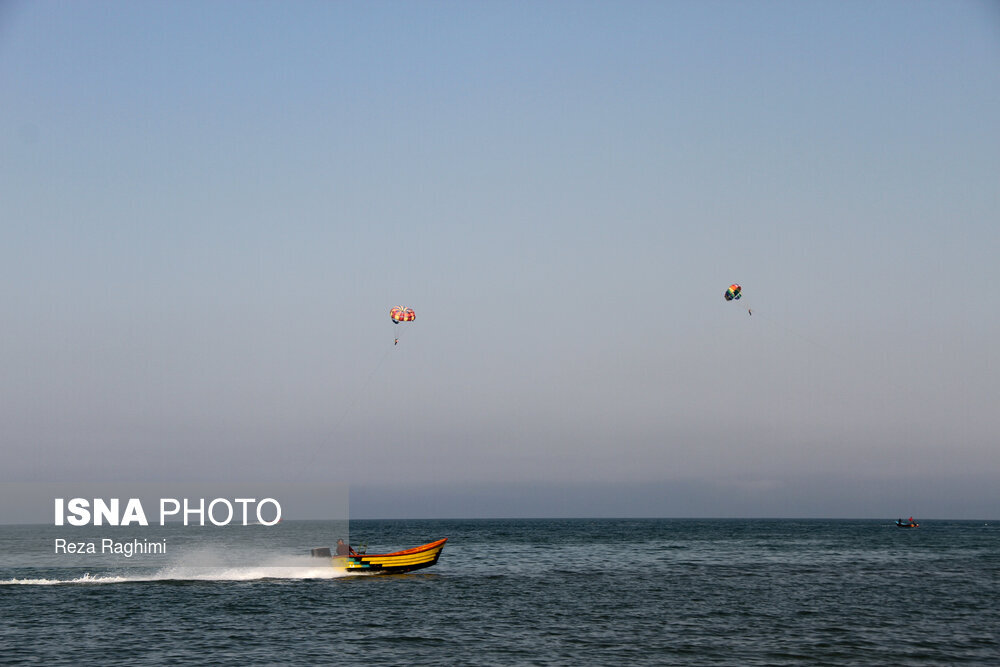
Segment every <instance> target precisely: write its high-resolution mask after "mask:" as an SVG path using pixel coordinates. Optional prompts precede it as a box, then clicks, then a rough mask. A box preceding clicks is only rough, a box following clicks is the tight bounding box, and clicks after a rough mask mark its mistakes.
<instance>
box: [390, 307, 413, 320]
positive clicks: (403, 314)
mask: <svg viewBox="0 0 1000 667" xmlns="http://www.w3.org/2000/svg"><path fill="white" fill-rule="evenodd" d="M389 317H391V318H392V321H393V322H395V323H396V324H399V323H400V322H412V321H413V320H415V319H417V314H416V313H415V312H413V309H412V308H406V307H404V306H393V307H392V308H391V309H390V310H389Z"/></svg>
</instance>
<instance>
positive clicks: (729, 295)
mask: <svg viewBox="0 0 1000 667" xmlns="http://www.w3.org/2000/svg"><path fill="white" fill-rule="evenodd" d="M723 296H725V297H726V301H732V300H733V299H738V298H740V297H741V296H743V288H742V287H740V286H739V285H737V284H736V283H733V284H732V285H730V286H729V289H727V290H726V293H725V294H724V295H723Z"/></svg>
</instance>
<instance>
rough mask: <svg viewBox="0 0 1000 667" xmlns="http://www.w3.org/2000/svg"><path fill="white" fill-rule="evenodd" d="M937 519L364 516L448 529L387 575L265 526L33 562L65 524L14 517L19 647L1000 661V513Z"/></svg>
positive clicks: (661, 660)
mask: <svg viewBox="0 0 1000 667" xmlns="http://www.w3.org/2000/svg"><path fill="white" fill-rule="evenodd" d="M921 523H922V525H921V527H920V528H918V529H913V530H902V529H898V528H896V527H895V526H893V525H892V522H890V521H866V520H858V521H853V520H839V521H831V520H812V521H798V520H678V519H670V520H610V519H608V520H605V519H602V520H584V519H575V520H474V521H473V520H470V521H353V522H351V525H350V531H351V538H352V541H354V542H355V543H357V542H359V541H367V543H368V545H369V552H371V553H375V552H383V551H391V550H396V549H401V548H406V547H411V546H416V545H418V544H423V543H425V542H429V541H431V540H433V539H437V538H440V537H448V538H450V539H449V542H448V544H447V545H446V547H445V550H444V553H443V555H442V557H441V560H440V562H439V563H438V564H437V565H435V566H434V567H432V568H429V569H426V570H421V571H419V572H414V573H410V574H403V575H380V576H334V573H333V572H331V571H330V570H328V569H326V568H325V567H317V566H316V565H315V563H314V562H312V561H310V560H309V559H301V560H299V556H298V553H297V551H295V552H293V553H288V554H285V555H287V557H289V558H292V559H294V562H293V565H292V566H290V567H287V568H282V569H280V571H274V570H271V569H269V568H268V567H260V566H259V563H260V562H263V561H261V556H262V555H263V556H268V557H275V558H277V557H278V556H281V555H282V554H267V553H266V549H267V546H266V543H262V535H275V533H261V532H260V531H248V530H243V531H232V532H229V533H225V534H224V539H223V542H222V543H221V544H218V543H216V544H215V545H213V548H215V549H219V550H220V551H222V552H224V554H225V555H226V557H227V558H224V559H222V560H220V562H219V563H216V564H211V563H210V564H206V562H205V561H204V560H200V561H199V562H198V563H196V567H189V568H186V569H185V568H184V567H179V566H178V565H177V564H176V563H153V562H149V561H146V565H145V566H144V567H119V566H115V565H110V566H106V567H105V566H101V567H96V568H95V567H93V566H88V569H86V570H84V569H83V568H79V567H66V563H67V559H66V558H65V557H63V558H58V559H53V558H40V559H38V560H37V561H36V562H33V563H32V564H31V565H30V566H26V565H25V563H24V559H23V556H24V555H25V553H27V551H26V550H27V548H28V545H30V544H35V543H37V540H38V538H39V531H41V532H42V533H44V532H45V531H47V530H48V531H51V530H52V529H51V528H49V527H25V526H3V527H0V544H3V545H5V553H4V554H0V663H3V664H46V665H61V664H71V665H77V664H109V663H128V664H138V665H141V664H181V663H183V664H206V665H207V664H213V665H246V664H332V663H347V662H349V663H352V664H358V663H364V664H375V665H378V664H393V665H397V664H469V665H496V664H500V665H503V664H538V665H580V664H606V665H611V664H616V665H617V664H626V663H633V664H655V665H708V664H711V665H783V664H822V665H890V664H892V665H955V664H975V665H990V664H1000V524H995V523H993V522H982V521H978V522H959V521H926V522H921ZM281 531H282V532H281V535H282V536H283V538H282V539H281V540H279V542H280V543H281V544H282V547H281V549H285V550H287V549H291V547H289V546H287V545H301V546H302V547H303V549H306V548H307V547H308V546H320V545H322V544H328V542H323V541H321V542H319V543H317V542H316V540H317V539H321V536H322V533H323V526H322V525H318V524H316V523H315V522H301V523H298V522H286V523H285V524H283V525H282V526H281ZM42 537H43V538H45V539H48V537H47V535H42ZM262 550H264V552H262ZM21 552H25V553H21ZM244 553H245V554H252V555H253V558H250V559H248V560H252V561H253V562H252V563H243V564H240V563H236V564H234V563H233V562H232V561H233V557H234V556H240V555H242V554H244ZM265 560H266V559H265ZM274 562H278V561H277V560H275V561H274ZM182 565H183V564H182Z"/></svg>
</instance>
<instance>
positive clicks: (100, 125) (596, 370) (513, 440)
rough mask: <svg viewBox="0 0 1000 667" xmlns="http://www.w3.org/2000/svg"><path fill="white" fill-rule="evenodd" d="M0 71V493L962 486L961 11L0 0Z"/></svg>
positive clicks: (360, 505) (978, 46) (845, 501)
mask: <svg viewBox="0 0 1000 667" xmlns="http://www.w3.org/2000/svg"><path fill="white" fill-rule="evenodd" d="M0 100H2V103H0V202H2V204H0V220H2V222H0V317H2V322H3V323H2V326H0V424H2V425H3V427H2V429H0V457H2V465H0V483H7V484H13V485H21V484H24V483H31V482H39V483H47V482H53V481H66V480H78V481H87V482H91V481H107V480H121V481H137V480H147V481H158V482H159V481H164V480H179V481H185V482H188V481H199V482H203V481H211V480H225V481H233V480H247V479H251V480H261V481H262V482H266V483H267V484H268V485H269V486H272V487H273V486H275V485H276V486H279V487H282V488H287V489H288V490H289V493H292V492H293V491H294V489H295V488H297V487H300V486H302V485H313V487H314V486H315V485H317V484H323V483H325V482H329V483H330V484H331V485H343V484H347V485H349V486H350V489H351V501H350V502H351V516H352V517H355V518H420V517H436V518H450V517H495V516H510V517H546V516H629V517H636V516H662V517H674V516H680V517H716V516H717V517H744V516H745V517H754V516H767V517H873V518H875V517H891V518H895V517H897V516H900V515H902V516H909V515H914V516H918V517H923V518H970V519H979V518H1000V493H998V492H997V489H1000V452H998V445H1000V410H998V409H997V407H996V406H997V404H998V400H1000V348H998V346H997V344H996V341H997V340H998V338H1000V308H998V305H997V301H996V297H997V274H996V271H995V267H996V264H997V258H998V257H1000V121H998V119H1000V5H998V4H997V3H995V2H971V1H970V2H960V1H959V2H943V1H942V2H934V1H928V2H917V3H914V2H902V1H900V2H894V1H886V2H879V3H869V2H851V1H847V2H790V1H789V2H785V1H781V0H774V1H769V2H728V1H709V2H694V1H691V2H680V1H677V2H644V1H632V2H630V1H626V2H587V1H583V2H579V1H575V2H560V1H556V2H516V1H515V2H493V1H488V0H484V1H478V2H447V1H442V2H430V1H428V2H423V1H421V2H350V1H345V2H290V3H277V2H228V1H219V2H211V3H200V2H174V3H161V2H127V3H126V2H96V1H93V0H84V1H82V2H60V1H48V2H4V3H2V4H0ZM733 282H737V283H740V284H741V285H742V286H743V294H744V297H743V299H741V300H740V301H738V302H726V301H725V300H724V299H723V298H722V295H723V292H724V291H725V289H726V287H727V286H728V285H729V284H730V283H733ZM394 305H405V306H410V307H412V308H414V309H415V311H416V313H417V319H416V321H415V322H413V323H409V324H403V325H398V326H397V325H394V324H393V323H392V322H391V321H390V320H389V317H388V311H389V308H390V307H392V306H394ZM748 308H750V309H752V315H750V314H749V313H748ZM397 336H398V337H399V338H400V342H399V344H398V345H394V344H393V342H394V339H395V338H396V337H397Z"/></svg>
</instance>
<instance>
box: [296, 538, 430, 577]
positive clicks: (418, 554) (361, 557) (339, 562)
mask: <svg viewBox="0 0 1000 667" xmlns="http://www.w3.org/2000/svg"><path fill="white" fill-rule="evenodd" d="M447 541H448V538H447V537H446V538H444V539H442V540H437V541H436V542H429V543H427V544H422V545H420V546H419V547H413V548H412V549H405V550H403V551H394V552H392V553H388V554H368V553H350V554H346V555H331V554H330V549H329V548H328V547H323V548H320V549H313V550H312V555H313V556H317V557H321V558H329V559H330V564H331V565H332V566H333V567H336V568H343V569H346V570H347V571H348V572H349V573H352V574H400V573H403V572H413V571H414V570H420V569H423V568H425V567H430V566H431V565H434V564H435V563H437V562H438V558H440V557H441V551H442V550H443V549H444V543H445V542H447Z"/></svg>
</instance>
